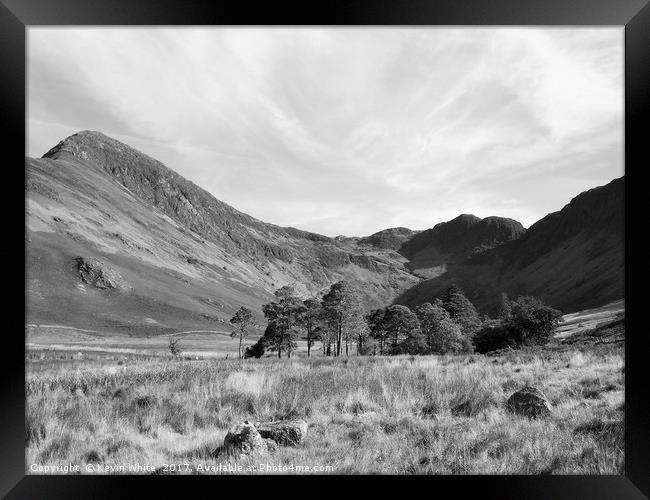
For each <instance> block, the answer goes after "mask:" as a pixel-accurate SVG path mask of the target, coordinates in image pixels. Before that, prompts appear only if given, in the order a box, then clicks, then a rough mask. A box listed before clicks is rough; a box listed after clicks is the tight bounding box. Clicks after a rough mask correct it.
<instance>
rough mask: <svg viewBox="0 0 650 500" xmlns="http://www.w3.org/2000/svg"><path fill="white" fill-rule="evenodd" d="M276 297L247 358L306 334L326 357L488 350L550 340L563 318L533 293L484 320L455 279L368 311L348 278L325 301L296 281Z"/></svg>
mask: <svg viewBox="0 0 650 500" xmlns="http://www.w3.org/2000/svg"><path fill="white" fill-rule="evenodd" d="M275 296H276V300H275V301H272V302H269V303H268V304H265V305H264V306H263V308H262V310H263V312H264V316H265V318H266V319H267V322H268V323H267V327H266V330H265V332H264V335H263V336H262V337H261V338H260V339H259V341H258V342H257V343H256V344H255V345H253V346H251V347H249V348H247V349H246V352H245V354H244V357H261V356H262V355H263V354H264V352H265V350H269V351H273V352H277V354H278V357H279V358H281V357H282V355H283V354H285V355H286V356H287V357H289V358H290V357H291V355H292V353H293V352H294V351H295V349H296V345H297V344H296V341H297V340H298V339H299V338H301V337H302V338H305V339H306V340H307V356H308V357H309V356H311V354H312V348H313V346H314V344H315V342H316V341H320V343H321V346H322V354H323V355H324V356H335V357H336V356H344V355H345V356H349V355H350V354H354V353H355V352H356V354H357V355H360V356H361V355H376V354H379V355H393V354H447V353H451V354H460V353H469V352H473V351H474V349H475V348H476V350H477V351H478V352H488V351H490V350H493V349H499V348H502V347H518V346H521V345H526V344H531V343H544V342H546V341H548V340H549V338H550V336H551V335H552V333H553V331H554V329H555V328H556V326H557V324H558V323H559V321H561V313H560V312H559V311H557V310H555V309H553V308H551V307H548V306H546V305H545V304H543V303H542V302H541V301H540V300H538V299H535V298H533V297H526V296H522V297H518V298H517V299H515V300H510V299H508V298H507V296H502V300H501V303H502V306H501V310H500V313H499V318H498V319H496V320H491V319H489V318H487V317H486V318H484V319H481V318H480V316H479V315H478V313H477V311H476V308H475V307H474V305H473V304H472V303H471V302H470V301H469V300H468V299H467V297H466V296H465V294H464V293H463V291H462V290H461V289H460V288H458V287H457V286H455V285H454V286H452V287H450V288H449V289H448V290H447V291H446V292H445V293H444V294H443V296H442V297H441V298H439V299H436V300H435V301H434V302H433V303H429V302H427V303H425V304H422V305H419V306H417V307H415V308H412V309H411V308H408V307H406V306H403V305H390V306H388V307H385V308H380V309H375V310H372V311H370V312H368V313H366V312H365V311H364V308H363V305H362V301H361V294H360V291H359V288H358V287H357V286H356V285H355V284H353V283H350V282H347V281H339V282H337V283H334V284H333V285H332V286H331V287H330V288H329V290H327V291H326V292H325V293H324V294H323V296H322V298H321V299H320V300H319V299H316V298H308V299H306V300H301V298H299V297H298V296H297V295H296V292H295V290H294V289H293V288H292V287H289V286H285V287H282V288H280V289H279V290H277V291H276V292H275ZM233 319H235V318H233ZM238 324H240V323H238ZM240 338H241V337H240Z"/></svg>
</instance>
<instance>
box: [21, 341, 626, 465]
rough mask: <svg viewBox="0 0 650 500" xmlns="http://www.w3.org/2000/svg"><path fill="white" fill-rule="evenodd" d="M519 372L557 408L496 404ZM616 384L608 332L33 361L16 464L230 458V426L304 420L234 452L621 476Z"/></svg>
mask: <svg viewBox="0 0 650 500" xmlns="http://www.w3.org/2000/svg"><path fill="white" fill-rule="evenodd" d="M526 384H533V385H536V386H538V387H539V388H541V389H542V391H544V392H545V393H546V395H547V396H548V398H549V400H550V402H551V403H552V405H553V413H552V415H551V416H549V417H546V418H541V419H537V420H528V419H526V418H524V417H519V416H515V415H512V414H510V413H509V412H508V411H507V410H506V409H505V401H506V400H507V398H508V397H509V396H510V394H512V393H513V392H515V391H516V390H517V389H519V388H521V387H522V386H524V385H526ZM623 388H624V362H623V350H622V349H621V348H613V347H611V346H608V347H602V348H593V347H592V348H590V349H588V350H579V349H577V348H571V349H566V350H558V351H548V350H546V351H544V350H537V351H532V350H531V351H523V352H511V353H508V354H503V355H499V356H483V355H466V356H420V357H406V356H405V357H392V358H389V357H365V358H360V357H350V358H348V359H346V358H341V359H326V358H312V359H309V360H307V359H303V358H300V359H292V360H286V359H282V360H277V359H275V358H272V357H270V358H263V359H260V360H246V361H238V360H233V359H228V360H225V359H212V360H200V361H171V360H170V361H163V360H160V359H157V360H156V359H155V358H152V359H150V360H146V359H140V360H138V362H137V363H125V364H122V365H115V364H113V365H111V366H103V367H102V366H101V364H98V365H97V366H95V367H94V368H93V369H90V368H81V369H75V370H70V369H65V370H61V369H59V370H56V369H55V368H54V367H52V368H51V369H50V370H46V371H40V372H37V371H33V370H29V363H28V379H27V405H28V409H27V435H26V447H27V450H26V464H27V470H28V473H30V472H34V470H30V468H31V467H32V464H37V465H41V466H44V465H48V466H51V467H52V466H56V465H59V464H79V465H81V471H80V472H81V473H86V472H87V471H86V469H85V466H86V464H92V466H93V468H94V471H97V468H99V467H100V466H101V467H109V468H113V470H112V471H113V472H119V473H124V472H126V473H128V472H129V470H128V465H129V464H131V465H134V464H140V465H147V466H149V468H150V471H151V470H157V471H158V472H159V473H160V472H164V469H163V467H164V464H177V467H176V468H180V469H181V470H182V473H202V472H204V471H205V468H206V466H207V467H208V468H209V467H210V466H215V467H219V464H222V467H223V466H224V464H227V463H230V464H234V463H235V459H234V458H233V457H229V456H227V455H224V454H223V452H220V453H217V454H216V455H215V454H214V453H213V452H214V450H215V449H218V448H219V446H220V445H221V444H222V442H223V438H224V436H225V434H226V432H227V430H228V428H229V427H230V426H231V425H233V424H235V423H239V422H242V421H244V420H251V421H263V420H271V419H286V418H303V419H305V420H306V421H307V422H308V423H309V432H308V435H307V438H306V440H305V442H304V443H303V444H302V445H300V446H298V447H296V448H290V447H280V448H279V450H278V451H276V452H274V453H272V454H271V455H269V456H267V457H264V458H258V457H253V458H249V459H243V460H237V461H236V462H237V463H238V464H241V465H243V466H244V467H245V466H246V465H251V464H260V463H264V464H266V463H268V464H270V465H275V466H286V467H287V468H286V469H284V470H283V469H278V470H280V471H281V472H289V473H291V472H298V470H299V469H295V468H296V467H304V466H310V467H313V466H319V467H320V466H330V467H332V468H333V469H328V470H327V471H325V470H323V469H320V470H317V471H315V472H318V473H323V472H330V473H331V472H333V473H340V474H350V473H352V474H354V473H390V474H394V473H397V474H427V473H433V474H509V473H511V474H622V473H623V460H624V449H623V445H624V440H623V434H624V433H623V414H624V399H623ZM185 464H188V465H185ZM199 464H200V465H202V466H203V470H197V469H198V466H199ZM115 466H118V467H117V468H115ZM119 466H125V470H120V467H119ZM291 466H293V467H294V469H293V470H292V469H291V468H290V467H291ZM37 472H39V471H37ZM40 472H48V471H44V470H42V469H41V470H40ZM208 472H209V473H210V471H209V470H208ZM244 472H245V469H244ZM140 473H150V472H146V471H145V472H140Z"/></svg>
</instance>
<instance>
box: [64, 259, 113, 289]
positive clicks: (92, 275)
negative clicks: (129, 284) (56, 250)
mask: <svg viewBox="0 0 650 500" xmlns="http://www.w3.org/2000/svg"><path fill="white" fill-rule="evenodd" d="M74 261H75V264H76V267H77V271H78V272H79V276H80V277H81V280H82V281H83V282H84V283H86V284H88V285H92V286H94V287H95V288H99V289H100V290H110V289H115V288H121V287H123V286H124V284H125V283H124V280H123V279H122V276H120V274H119V273H118V272H117V271H115V270H113V269H111V268H110V267H109V266H108V264H106V263H105V262H102V261H100V260H98V259H95V258H92V257H76V258H75V259H74Z"/></svg>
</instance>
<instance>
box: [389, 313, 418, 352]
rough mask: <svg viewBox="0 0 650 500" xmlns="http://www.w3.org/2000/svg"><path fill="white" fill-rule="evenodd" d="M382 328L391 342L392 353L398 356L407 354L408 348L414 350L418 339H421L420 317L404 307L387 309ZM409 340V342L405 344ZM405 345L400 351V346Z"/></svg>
mask: <svg viewBox="0 0 650 500" xmlns="http://www.w3.org/2000/svg"><path fill="white" fill-rule="evenodd" d="M382 328H383V329H384V330H386V332H387V335H388V337H389V338H390V340H391V352H392V353H393V354H397V353H399V352H400V350H401V351H403V352H406V350H407V349H406V347H408V348H413V345H414V344H416V343H417V344H419V341H418V342H416V340H417V339H418V337H420V339H421V332H420V323H419V321H418V317H417V316H416V315H415V313H414V312H413V311H411V310H410V309H409V308H408V307H406V306H402V305H392V306H388V307H387V308H386V311H385V313H384V318H383V320H382ZM407 339H408V342H405V341H406V340H407ZM403 342H405V343H404V346H405V348H404V349H400V344H401V343H403Z"/></svg>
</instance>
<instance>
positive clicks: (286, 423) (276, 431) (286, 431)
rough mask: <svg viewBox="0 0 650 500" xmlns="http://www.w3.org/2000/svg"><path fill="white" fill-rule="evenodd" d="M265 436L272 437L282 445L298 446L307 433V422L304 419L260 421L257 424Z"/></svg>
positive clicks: (259, 430) (261, 433)
mask: <svg viewBox="0 0 650 500" xmlns="http://www.w3.org/2000/svg"><path fill="white" fill-rule="evenodd" d="M255 427H256V428H257V430H258V432H259V433H260V435H261V436H262V437H263V438H266V439H271V440H273V441H275V442H276V443H277V444H279V445H281V446H298V445H299V444H300V443H302V442H303V441H304V439H305V436H306V435H307V428H308V425H307V422H305V421H304V420H281V421H277V422H260V423H257V424H256V425H255Z"/></svg>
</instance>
